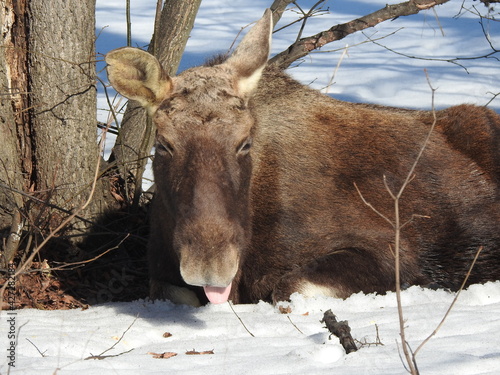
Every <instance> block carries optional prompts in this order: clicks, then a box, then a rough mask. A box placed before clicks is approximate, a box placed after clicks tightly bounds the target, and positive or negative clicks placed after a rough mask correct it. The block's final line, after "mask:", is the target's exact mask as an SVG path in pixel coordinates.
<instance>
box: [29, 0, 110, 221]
mask: <svg viewBox="0 0 500 375" xmlns="http://www.w3.org/2000/svg"><path fill="white" fill-rule="evenodd" d="M28 6H29V9H28V16H29V20H30V26H29V27H30V34H29V38H28V40H29V42H28V51H29V52H28V65H29V70H30V96H29V98H30V114H31V126H32V132H33V135H34V137H33V138H32V141H33V145H32V148H33V150H34V155H33V156H34V158H33V177H32V178H33V180H34V182H35V187H36V190H37V192H38V194H39V197H40V198H42V199H44V200H46V201H47V202H50V203H52V204H54V205H57V206H60V207H62V208H64V209H66V210H74V209H77V208H79V207H81V206H82V205H83V203H84V202H85V201H86V200H87V199H88V197H89V194H90V191H91V185H92V182H93V180H94V175H95V171H96V168H97V162H98V159H99V150H98V145H97V141H96V84H95V64H94V61H95V56H94V41H95V36H94V29H95V26H94V20H95V0H51V1H46V0H30V1H29V5H28ZM99 187H100V188H99V189H98V193H97V194H96V196H95V199H94V200H93V202H92V203H91V204H90V205H89V206H88V209H87V210H86V212H85V213H82V215H83V216H85V217H87V218H89V219H91V218H93V217H94V216H96V215H98V214H99V213H100V212H101V211H102V210H103V207H102V204H103V200H102V199H101V197H102V192H103V190H102V189H101V188H102V186H99ZM62 216H64V215H61V214H60V212H58V211H57V210H56V211H53V212H51V219H52V220H51V221H52V222H51V226H54V225H58V224H59V223H60V221H61V219H62Z"/></svg>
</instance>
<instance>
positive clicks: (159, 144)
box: [155, 139, 174, 156]
mask: <svg viewBox="0 0 500 375" xmlns="http://www.w3.org/2000/svg"><path fill="white" fill-rule="evenodd" d="M155 148H156V151H157V152H158V153H160V154H163V155H166V154H169V155H170V156H174V148H173V147H172V145H171V144H170V142H168V141H166V140H164V139H157V140H156V145H155Z"/></svg>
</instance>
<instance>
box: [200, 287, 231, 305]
mask: <svg viewBox="0 0 500 375" xmlns="http://www.w3.org/2000/svg"><path fill="white" fill-rule="evenodd" d="M203 289H204V290H205V294H206V295H207V298H208V300H209V301H210V302H212V303H215V304H218V303H224V302H226V301H227V299H228V298H229V293H230V292H231V284H229V285H228V286H226V287H218V286H204V287H203Z"/></svg>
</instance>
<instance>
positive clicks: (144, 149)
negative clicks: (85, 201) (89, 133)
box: [110, 0, 201, 205]
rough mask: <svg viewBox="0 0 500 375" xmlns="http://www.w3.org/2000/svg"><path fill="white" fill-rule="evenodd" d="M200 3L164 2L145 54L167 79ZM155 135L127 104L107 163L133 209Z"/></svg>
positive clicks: (136, 108) (132, 105) (176, 64)
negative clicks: (157, 63) (114, 166)
mask: <svg viewBox="0 0 500 375" xmlns="http://www.w3.org/2000/svg"><path fill="white" fill-rule="evenodd" d="M200 3H201V0H166V2H165V5H164V7H163V10H162V12H161V17H160V20H159V23H158V20H157V24H156V25H155V34H154V35H153V39H152V42H151V44H150V45H149V49H148V51H149V52H150V53H152V54H154V55H155V56H156V57H157V58H158V60H159V61H160V63H161V64H162V65H163V66H164V67H165V68H166V70H167V72H168V74H170V75H174V74H175V73H176V72H177V69H178V67H179V63H180V60H181V57H182V53H183V52H184V48H185V47H186V43H187V40H188V38H189V33H190V32H191V29H192V28H193V25H194V20H195V18H196V14H197V12H198V9H199V7H200ZM173 20H175V21H173ZM154 134H155V133H154V130H153V129H152V125H151V124H148V121H147V116H146V112H145V111H144V110H143V109H142V108H141V107H140V106H139V105H138V104H137V103H135V102H133V101H130V102H129V103H128V105H127V109H126V111H125V114H124V116H123V120H122V124H121V129H120V132H119V135H118V137H117V140H116V143H115V146H114V148H113V151H112V154H111V158H110V161H115V162H116V163H117V165H118V168H119V171H120V176H121V177H122V179H123V181H124V183H125V184H128V185H126V187H127V188H126V191H128V192H130V194H129V196H128V198H132V197H133V200H134V202H135V205H137V203H138V197H139V196H140V193H141V191H142V190H141V183H142V181H141V180H142V172H143V171H144V168H145V166H146V162H147V158H148V156H149V154H150V152H151V148H152V147H153V142H154Z"/></svg>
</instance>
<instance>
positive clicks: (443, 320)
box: [413, 246, 483, 357]
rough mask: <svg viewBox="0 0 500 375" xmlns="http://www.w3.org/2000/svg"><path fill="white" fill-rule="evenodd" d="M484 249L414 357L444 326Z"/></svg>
mask: <svg viewBox="0 0 500 375" xmlns="http://www.w3.org/2000/svg"><path fill="white" fill-rule="evenodd" d="M482 250H483V247H482V246H480V247H479V249H478V250H477V252H476V256H475V257H474V260H473V261H472V263H471V265H470V267H469V270H468V271H467V274H466V275H465V278H464V281H463V282H462V285H461V286H460V289H458V291H457V294H456V295H455V298H453V301H452V302H451V304H450V306H449V307H448V310H446V313H445V314H444V316H443V319H441V321H440V322H439V324H438V325H437V327H436V329H435V330H434V331H433V332H432V333H431V334H430V335H429V336H428V337H427V338H426V339H425V340H424V341H422V343H421V344H420V345H419V346H418V348H417V349H416V350H415V352H414V353H413V356H414V357H415V356H416V355H417V353H418V352H419V350H420V349H422V347H423V346H424V345H425V344H426V343H427V341H429V340H430V339H431V338H432V337H433V336H434V335H436V333H438V331H439V330H440V329H441V327H442V326H443V324H444V322H445V320H446V318H447V317H448V315H449V314H450V312H451V310H452V309H453V306H455V303H456V302H457V300H458V296H460V293H461V292H462V290H463V289H464V288H465V285H466V283H467V280H468V279H469V276H470V274H471V272H472V269H473V268H474V265H475V264H476V261H477V259H478V258H479V254H480V253H481V251H482Z"/></svg>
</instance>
